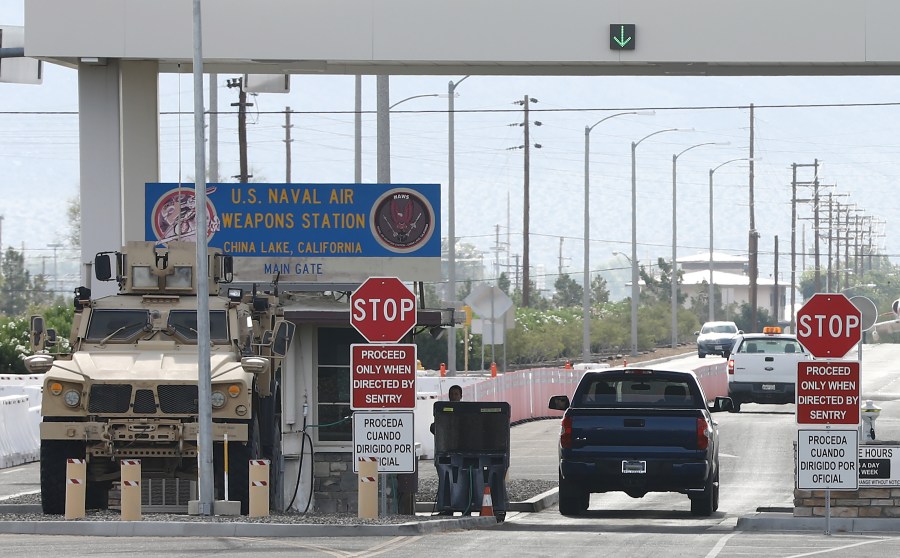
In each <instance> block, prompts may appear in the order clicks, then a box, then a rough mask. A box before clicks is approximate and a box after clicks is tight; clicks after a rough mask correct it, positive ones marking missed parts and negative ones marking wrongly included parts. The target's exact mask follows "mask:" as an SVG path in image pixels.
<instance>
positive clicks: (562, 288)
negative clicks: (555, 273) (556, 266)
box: [553, 273, 584, 308]
mask: <svg viewBox="0 0 900 558" xmlns="http://www.w3.org/2000/svg"><path fill="white" fill-rule="evenodd" d="M553 286H554V287H555V288H556V292H555V293H553V306H554V307H556V308H571V307H574V306H581V304H582V302H583V298H584V288H583V287H582V286H581V285H579V284H578V283H576V282H575V280H574V279H572V278H571V277H570V276H569V274H568V273H563V274H561V275H560V276H559V277H558V278H557V279H556V282H555V283H554V284H553Z"/></svg>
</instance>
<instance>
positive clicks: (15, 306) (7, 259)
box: [0, 248, 31, 317]
mask: <svg viewBox="0 0 900 558" xmlns="http://www.w3.org/2000/svg"><path fill="white" fill-rule="evenodd" d="M0 274H2V276H3V285H2V286H0V314H4V315H6V316H10V317H14V316H21V315H23V314H24V313H25V309H26V308H28V302H29V301H28V298H29V287H31V274H30V273H29V272H28V271H27V270H26V269H25V256H23V255H22V254H21V253H20V252H17V251H16V250H14V249H13V248H8V249H7V250H6V253H4V254H3V261H2V263H0Z"/></svg>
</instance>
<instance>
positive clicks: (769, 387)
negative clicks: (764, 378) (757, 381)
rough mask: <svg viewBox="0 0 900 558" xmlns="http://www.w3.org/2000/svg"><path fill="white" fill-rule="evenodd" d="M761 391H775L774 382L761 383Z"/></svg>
mask: <svg viewBox="0 0 900 558" xmlns="http://www.w3.org/2000/svg"><path fill="white" fill-rule="evenodd" d="M762 389H763V391H775V384H763V385H762Z"/></svg>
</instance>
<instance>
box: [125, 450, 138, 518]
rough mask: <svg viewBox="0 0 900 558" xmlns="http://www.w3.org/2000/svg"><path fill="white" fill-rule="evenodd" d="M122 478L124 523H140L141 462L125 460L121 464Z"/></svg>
mask: <svg viewBox="0 0 900 558" xmlns="http://www.w3.org/2000/svg"><path fill="white" fill-rule="evenodd" d="M120 471H121V473H120V474H121V478H122V485H121V488H122V521H140V520H141V518H142V516H141V460H140V459H123V460H122V461H121V462H120Z"/></svg>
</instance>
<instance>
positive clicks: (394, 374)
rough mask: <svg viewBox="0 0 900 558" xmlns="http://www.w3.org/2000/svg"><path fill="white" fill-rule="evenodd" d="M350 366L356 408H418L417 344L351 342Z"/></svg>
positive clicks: (352, 394) (353, 402)
mask: <svg viewBox="0 0 900 558" xmlns="http://www.w3.org/2000/svg"><path fill="white" fill-rule="evenodd" d="M350 369H351V374H350V407H351V408H352V409H353V410H364V409H415V407H416V346H415V345H413V344H396V343H392V344H384V345H378V344H363V343H358V344H353V345H350Z"/></svg>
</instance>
